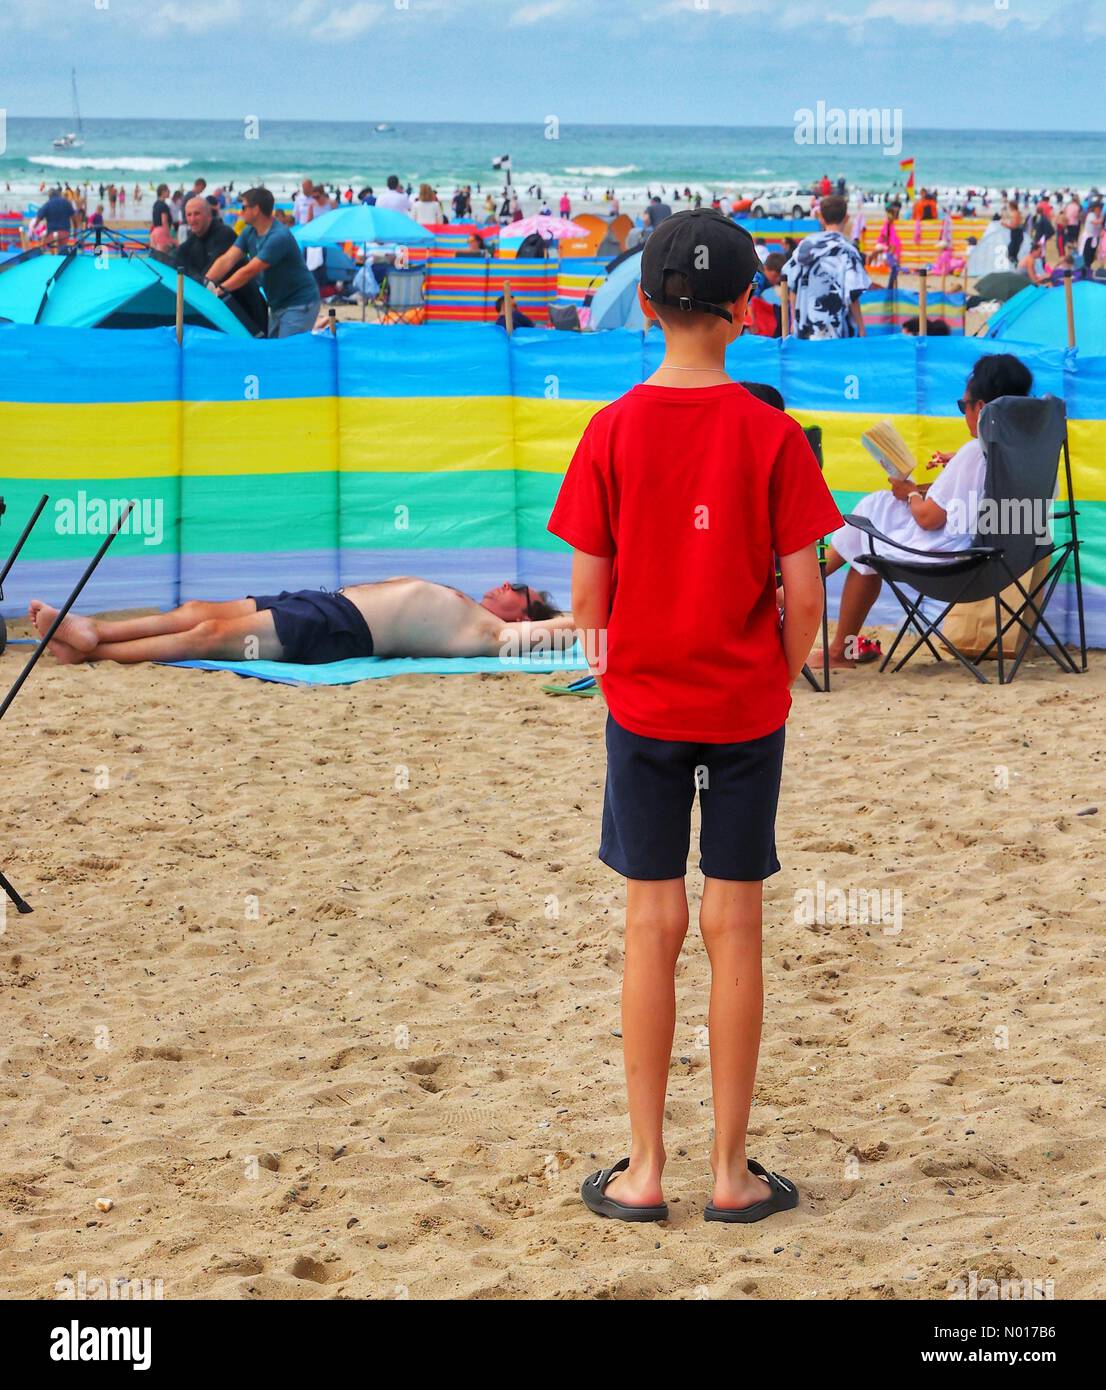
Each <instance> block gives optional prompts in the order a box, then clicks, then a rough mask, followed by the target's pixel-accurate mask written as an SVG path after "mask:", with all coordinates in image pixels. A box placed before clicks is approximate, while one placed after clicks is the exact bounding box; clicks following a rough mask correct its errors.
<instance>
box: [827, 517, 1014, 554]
mask: <svg viewBox="0 0 1106 1390" xmlns="http://www.w3.org/2000/svg"><path fill="white" fill-rule="evenodd" d="M845 520H846V521H847V522H848V523H849V525H850V526H855V527H856V529H857V530H858V531H863V532H864V534H865V535H866V536H871V537H872V538H873V540H877V541H882V542H883V543H884V545H889V546H890V547H891V548H892V550H902V551H904V552H905V553H906V554H907V555H939V556H940V557H941V559H942V560H963V559H964V558H965V557H967V556H971V555H998V554H1000V553H1001V552H1000V551H999V549H998V547H997V546H993V545H986V546H980V545H973V546H969V547H968V548H967V550H919V549H918V547H917V546H914V545H903V543H902V541H893V540H892V539H891V537H890V536H885V535H884V534H883V532H882V531H880V530H878V529H877V527H875V526H874V525H873V524H872V523H871V522H870V521H869V520H868V518H867V517H866V516H857V515H856V514H855V513H853V514H851V515H849V516H847V517H846V518H845ZM879 558H880V559H882V560H893V559H894V558H895V557H894V556H893V555H881V556H879Z"/></svg>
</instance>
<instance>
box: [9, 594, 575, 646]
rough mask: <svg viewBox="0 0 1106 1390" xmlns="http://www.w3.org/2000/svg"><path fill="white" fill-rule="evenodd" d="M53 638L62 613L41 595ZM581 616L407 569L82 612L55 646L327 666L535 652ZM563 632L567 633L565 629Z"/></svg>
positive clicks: (570, 634)
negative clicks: (355, 660) (122, 611)
mask: <svg viewBox="0 0 1106 1390" xmlns="http://www.w3.org/2000/svg"><path fill="white" fill-rule="evenodd" d="M29 612H30V618H31V621H32V622H33V623H34V625H35V627H36V629H37V630H38V633H39V635H40V636H45V635H46V633H47V631H48V630H49V628H50V624H51V623H52V622H53V621H54V619H55V618H56V617H57V612H58V610H57V609H56V608H51V607H50V605H49V604H46V603H43V602H42V601H41V600H39V599H33V600H32V602H31V606H30V610H29ZM573 629H574V624H573V620H572V614H571V613H560V612H558V611H557V609H556V608H554V607H553V605H552V603H551V602H550V601H549V595H548V594H545V593H539V592H538V591H537V590H536V589H531V588H529V587H528V586H527V585H525V584H512V583H510V582H506V583H503V584H500V586H499V587H498V588H497V589H489V590H488V592H487V593H486V594H485V595H484V597H483V599H482V600H481V601H480V602H479V603H477V602H475V600H473V599H471V598H469V597H468V595H467V594H463V593H461V591H460V590H459V589H451V588H449V587H448V586H447V585H445V584H434V583H432V582H431V581H430V580H428V579H412V578H409V577H407V576H403V577H400V578H397V579H384V580H381V581H380V583H378V584H354V585H352V586H351V587H350V588H348V589H341V590H339V591H338V592H337V593H328V592H327V591H325V590H321V589H301V590H299V591H298V592H296V593H287V592H285V593H282V594H277V595H269V596H262V595H258V596H256V597H254V596H251V597H249V598H240V599H232V600H231V601H230V602H229V603H202V602H199V601H198V600H193V601H191V602H189V603H185V604H183V605H182V606H181V607H180V608H174V609H173V611H172V612H170V613H155V614H154V615H153V616H152V617H149V618H128V619H124V620H123V621H121V622H109V621H106V620H104V619H102V618H83V617H77V616H75V615H73V614H69V616H68V617H67V618H66V619H65V621H64V622H63V623H62V625H61V627H60V628H59V629H58V633H57V636H56V637H55V638H54V639H53V641H52V642H51V643H50V650H51V652H53V654H54V656H56V657H57V659H58V660H59V661H62V662H66V663H72V662H77V661H122V662H134V661H194V660H206V661H242V660H263V661H292V662H297V663H303V664H306V665H318V664H320V663H322V662H325V661H344V660H346V659H348V658H350V657H364V656H380V657H387V656H499V655H512V656H518V655H526V654H527V653H529V652H530V651H531V650H532V649H534V648H538V649H539V650H542V651H550V650H553V649H561V648H565V649H567V648H568V647H571V645H572V641H573V638H574V631H573ZM558 634H561V635H560V636H558Z"/></svg>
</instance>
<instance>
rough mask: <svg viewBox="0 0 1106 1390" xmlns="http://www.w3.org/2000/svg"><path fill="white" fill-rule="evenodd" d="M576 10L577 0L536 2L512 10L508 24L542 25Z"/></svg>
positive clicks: (544, 0) (542, 0) (536, 0)
mask: <svg viewBox="0 0 1106 1390" xmlns="http://www.w3.org/2000/svg"><path fill="white" fill-rule="evenodd" d="M575 8H576V0H534V3H533V4H530V5H520V6H519V7H518V9H516V10H512V12H511V18H510V19H509V20H508V23H509V24H511V25H514V26H518V25H526V24H541V23H542V22H543V20H546V19H556V18H557V16H558V15H563V14H567V13H568V12H569V11H570V10H574V9H575Z"/></svg>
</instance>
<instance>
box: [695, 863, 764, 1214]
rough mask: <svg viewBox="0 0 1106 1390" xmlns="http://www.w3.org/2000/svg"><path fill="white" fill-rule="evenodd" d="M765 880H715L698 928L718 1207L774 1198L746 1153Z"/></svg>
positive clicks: (708, 884)
mask: <svg viewBox="0 0 1106 1390" xmlns="http://www.w3.org/2000/svg"><path fill="white" fill-rule="evenodd" d="M763 903H764V885H763V884H762V883H732V882H727V881H725V880H723V879H717V878H708V879H707V880H706V881H705V883H704V886H703V901H702V904H701V906H700V909H699V929H700V931H701V932H702V934H703V944H704V945H705V946H706V948H707V955H708V957H709V958H710V969H711V985H710V1015H709V1020H708V1021H709V1025H710V1073H711V1089H712V1092H713V1095H714V1147H713V1150H712V1152H711V1167H712V1168H713V1169H714V1199H713V1200H714V1205H715V1206H716V1207H733V1208H737V1207H750V1206H753V1205H754V1204H755V1203H756V1202H763V1201H764V1200H765V1197H766V1196H767V1191H768V1189H767V1187H766V1186H765V1184H764V1182H763V1181H762V1180H761V1179H760V1178H758V1177H755V1176H754V1175H753V1174H752V1173H750V1172H749V1170H748V1167H747V1166H746V1164H747V1155H746V1152H745V1142H746V1134H747V1131H748V1128H749V1109H750V1107H751V1106H752V1103H753V1086H754V1084H755V1082H756V1074H757V1057H758V1056H759V1053H760V1028H761V1019H762V1017H763V1014H764V982H763V976H762V973H761V921H762V917H763Z"/></svg>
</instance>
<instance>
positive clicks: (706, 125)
mask: <svg viewBox="0 0 1106 1390" xmlns="http://www.w3.org/2000/svg"><path fill="white" fill-rule="evenodd" d="M831 109H838V108H836V107H834V108H831ZM840 109H841V110H845V111H851V110H857V111H869V110H882V109H883V108H882V107H871V106H856V107H841V108H840ZM81 115H82V118H83V119H84V120H85V121H89V120H93V121H128V122H132V121H146V122H150V123H154V122H156V123H157V124H159V125H185V124H187V123H189V122H203V121H207V122H210V123H216V122H226V123H227V124H229V125H240V124H241V123H242V121H243V120H244V119H245V117H243V116H241V115H238V116H212V115H203V116H172V117H166V116H140V115H117V116H102V115H95V114H89V113H87V112H82V113H81ZM72 119H73V113H72V112H69V113H67V114H66V113H61V114H58V113H48V114H45V115H21V116H17V115H15V114H14V113H13V112H12V111H11V109H10V108H9V109H8V111H7V120H8V124H9V126H10V125H12V124H14V123H15V122H18V121H60V122H62V124H64V123H65V122H66V121H70V122H71V121H72ZM258 119H260V120H264V121H268V122H269V123H270V124H279V125H349V126H363V125H368V126H371V125H375V124H376V123H377V122H378V121H389V122H393V121H402V123H403V124H404V125H409V126H412V125H413V126H434V125H451V126H502V127H504V128H511V127H513V128H517V127H518V126H526V125H534V126H536V127H540V126H544V125H545V123H546V118H545V117H534V118H533V119H532V120H517V121H473V120H463V121H458V120H450V119H446V118H444V117H442V118H439V119H437V120H427V119H426V118H425V117H421V118H408V117H406V116H387V115H378V116H366V117H364V118H362V119H358V120H354V119H350V118H349V117H345V116H266V115H264V113H262V114H260V115H259V116H258ZM904 124H906V123H905V122H904ZM588 126H607V127H609V128H610V129H612V130H646V129H670V130H776V131H778V130H789V129H790V128H791V126H790V124H787V123H783V124H771V125H765V124H751V125H733V124H719V123H718V122H715V121H600V120H596V121H561V123H560V128H561V129H562V130H563V129H565V128H566V127H567V128H568V129H570V130H571V129H574V128H581V127H588ZM914 130H915V134H918V135H923V134H949V133H956V134H963V135H1028V134H1035V135H1038V136H1040V137H1042V138H1044V137H1048V136H1056V137H1057V138H1058V139H1065V140H1070V139H1071V137H1072V135H1076V136H1078V137H1081V138H1084V137H1085V138H1090V139H1106V130H1088V129H1087V128H1086V127H1084V128H1082V129H1080V130H1077V131H1072V130H1041V129H1039V128H1038V127H1036V126H970V125H963V126H960V125H936V126H916V127H914ZM841 148H849V147H847V146H842V147H841ZM9 153H10V152H9ZM0 157H2V156H0ZM1103 162H1104V164H1106V158H1104V161H1103Z"/></svg>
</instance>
